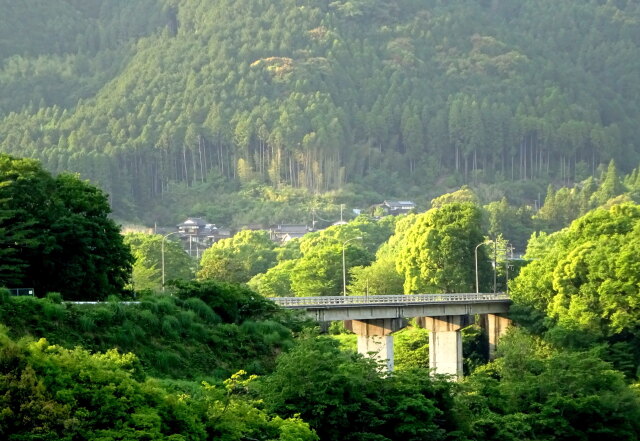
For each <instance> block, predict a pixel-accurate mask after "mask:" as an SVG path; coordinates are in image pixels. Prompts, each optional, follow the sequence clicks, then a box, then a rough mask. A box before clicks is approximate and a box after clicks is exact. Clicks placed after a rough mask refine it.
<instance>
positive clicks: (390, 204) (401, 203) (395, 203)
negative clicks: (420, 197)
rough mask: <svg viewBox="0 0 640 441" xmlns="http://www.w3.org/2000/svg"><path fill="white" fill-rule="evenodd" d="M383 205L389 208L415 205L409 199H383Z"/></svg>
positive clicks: (412, 206)
mask: <svg viewBox="0 0 640 441" xmlns="http://www.w3.org/2000/svg"><path fill="white" fill-rule="evenodd" d="M384 205H386V206H387V207H389V208H414V207H415V206H416V204H415V203H413V202H411V201H384Z"/></svg>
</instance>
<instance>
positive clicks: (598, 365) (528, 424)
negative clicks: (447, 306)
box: [458, 331, 640, 441]
mask: <svg viewBox="0 0 640 441" xmlns="http://www.w3.org/2000/svg"><path fill="white" fill-rule="evenodd" d="M500 351H501V353H502V358H500V359H498V360H497V361H496V362H495V363H493V364H491V365H489V366H487V367H485V368H481V369H478V370H477V371H476V372H475V373H474V374H473V375H472V376H471V377H469V379H468V380H467V382H466V384H465V389H466V392H464V393H463V394H461V395H460V396H459V400H460V401H459V402H458V404H459V405H461V406H462V408H463V409H464V410H463V411H465V412H467V415H466V417H467V418H468V421H470V422H471V427H470V430H471V433H472V434H473V436H472V439H477V440H483V441H485V440H529V439H548V440H562V439H567V440H568V439H585V440H596V439H617V438H622V439H635V438H637V437H638V434H639V433H640V425H639V424H638V421H639V420H638V417H639V416H640V415H639V414H638V413H639V412H640V395H638V393H637V391H635V390H633V389H631V388H630V387H629V386H628V385H627V384H625V382H624V378H623V375H622V374H621V373H620V372H617V371H615V370H613V369H612V367H611V365H609V364H608V363H605V362H603V361H602V360H601V359H600V358H599V354H598V353H597V352H596V351H589V352H572V351H556V350H553V349H551V348H550V347H549V346H548V345H545V344H544V343H542V342H541V341H540V340H537V339H536V338H533V337H531V336H530V335H527V334H526V333H525V332H522V331H516V332H513V333H512V334H511V335H509V336H507V337H505V338H504V339H503V340H502V341H501V349H500ZM585 373H588V374H585Z"/></svg>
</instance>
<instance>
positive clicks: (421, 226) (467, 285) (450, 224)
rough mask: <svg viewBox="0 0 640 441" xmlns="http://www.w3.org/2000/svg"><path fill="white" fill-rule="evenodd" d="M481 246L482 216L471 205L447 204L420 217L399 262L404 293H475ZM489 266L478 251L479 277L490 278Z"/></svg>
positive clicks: (410, 230)
mask: <svg viewBox="0 0 640 441" xmlns="http://www.w3.org/2000/svg"><path fill="white" fill-rule="evenodd" d="M482 242H483V234H482V230H481V212H480V209H479V207H477V206H476V205H474V204H472V203H469V202H466V203H451V204H445V205H443V206H442V207H440V208H434V209H431V210H429V211H428V212H426V213H424V214H421V215H419V216H418V217H417V218H416V221H415V223H414V224H413V225H412V226H411V227H410V228H409V229H408V230H407V232H406V239H405V245H404V247H403V248H402V249H401V250H400V252H399V256H398V261H397V268H398V270H399V271H400V272H401V273H402V274H403V275H404V280H405V282H404V291H405V293H416V292H473V291H474V288H475V281H474V277H473V276H474V272H473V271H472V269H473V268H474V264H475V261H474V257H475V255H474V251H475V247H476V245H477V244H480V243H482ZM487 265H488V263H487V259H486V255H485V254H484V251H483V250H482V249H479V250H478V267H479V268H478V273H479V274H483V275H485V274H489V273H490V271H489V270H488V268H487ZM481 266H482V267H481ZM483 282H484V280H483Z"/></svg>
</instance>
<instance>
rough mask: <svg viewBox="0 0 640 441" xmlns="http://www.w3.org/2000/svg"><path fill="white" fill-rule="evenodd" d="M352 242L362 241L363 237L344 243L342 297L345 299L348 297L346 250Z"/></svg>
mask: <svg viewBox="0 0 640 441" xmlns="http://www.w3.org/2000/svg"><path fill="white" fill-rule="evenodd" d="M352 240H362V237H361V236H358V237H353V238H351V239H348V240H345V241H344V242H342V295H343V296H345V297H346V295H347V265H346V262H345V257H344V248H345V246H346V245H347V244H348V243H349V242H351V241H352Z"/></svg>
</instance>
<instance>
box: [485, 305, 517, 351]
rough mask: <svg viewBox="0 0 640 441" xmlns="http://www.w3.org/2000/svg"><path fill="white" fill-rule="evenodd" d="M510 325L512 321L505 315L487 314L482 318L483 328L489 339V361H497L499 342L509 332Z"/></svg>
mask: <svg viewBox="0 0 640 441" xmlns="http://www.w3.org/2000/svg"><path fill="white" fill-rule="evenodd" d="M510 325H511V320H509V319H508V318H507V317H506V316H505V315H504V314H485V315H483V316H482V327H483V328H484V329H485V332H486V333H487V336H488V337H489V360H495V359H496V349H497V347H498V340H499V339H500V337H502V336H503V335H504V334H505V333H506V332H507V328H508V327H509V326H510Z"/></svg>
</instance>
